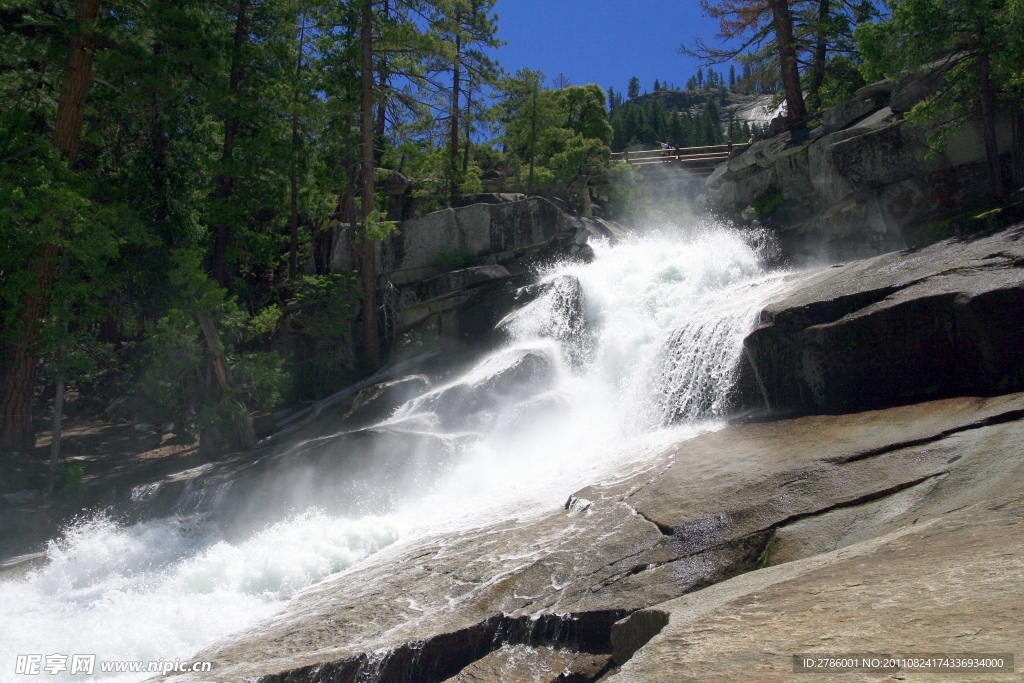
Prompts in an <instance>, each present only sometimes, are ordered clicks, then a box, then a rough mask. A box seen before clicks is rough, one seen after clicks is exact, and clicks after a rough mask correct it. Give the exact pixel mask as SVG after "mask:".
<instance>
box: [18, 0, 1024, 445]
mask: <svg viewBox="0 0 1024 683" xmlns="http://www.w3.org/2000/svg"><path fill="white" fill-rule="evenodd" d="M495 3H496V0H334V1H332V2H324V1H322V0H214V1H212V2H198V1H197V0H4V1H3V2H0V97H2V99H3V102H4V105H3V108H2V111H0V198H2V199H0V239H2V240H3V247H4V248H3V249H2V251H0V320H2V322H0V325H2V331H0V351H2V358H0V451H4V452H7V453H12V452H28V451H30V450H31V449H32V448H33V446H34V442H35V433H36V431H37V430H40V429H44V428H46V427H45V425H43V424H41V423H40V422H39V421H38V420H35V421H34V420H33V408H35V410H36V412H37V413H38V412H41V411H40V409H41V408H45V412H46V413H47V414H48V415H49V414H50V411H51V410H52V414H53V418H52V419H53V425H54V428H55V432H56V433H57V434H59V429H60V427H59V425H60V420H61V410H62V407H61V406H62V401H63V396H64V394H65V393H66V392H68V391H70V390H74V391H75V392H76V394H77V395H78V396H82V397H87V396H89V395H96V396H104V397H109V396H111V395H112V394H111V392H112V391H113V392H114V393H115V394H119V395H132V396H134V397H136V399H134V400H138V401H139V402H140V403H144V404H145V405H146V406H147V410H149V411H150V413H151V417H150V419H152V420H165V421H173V422H176V423H177V424H179V425H183V428H184V429H186V430H188V431H189V432H190V433H192V434H194V435H196V436H197V437H199V438H200V441H201V443H202V444H203V445H205V446H209V447H210V448H220V447H224V446H228V445H232V446H236V447H246V448H251V447H252V446H253V444H254V441H255V438H254V434H253V429H252V425H251V419H250V415H251V414H252V413H253V412H254V411H257V410H267V409H272V408H273V407H274V406H275V405H277V404H279V403H280V402H281V401H282V400H291V401H295V400H303V399H314V398H318V397H321V396H323V395H326V394H327V393H330V391H332V390H335V389H337V388H338V387H339V386H341V385H342V384H343V383H344V382H346V381H349V380H351V379H353V375H352V374H351V373H350V372H348V371H342V370H339V369H338V368H339V365H338V363H336V362H335V360H336V359H335V358H334V356H332V354H334V353H335V351H334V346H335V345H334V344H333V343H332V340H334V339H335V338H336V337H337V335H339V334H340V332H339V331H340V330H341V329H342V328H344V327H346V326H351V325H354V324H357V323H356V321H358V327H359V331H358V336H359V338H360V339H361V340H362V343H361V346H360V351H359V364H358V366H359V370H358V371H357V372H358V373H359V374H368V373H370V372H372V371H373V370H374V369H376V368H377V367H379V366H380V365H381V364H382V363H383V362H385V359H386V354H387V352H388V349H386V348H382V343H381V333H380V331H379V329H378V324H377V316H376V315H375V314H374V313H373V312H374V311H376V310H377V308H378V302H377V291H376V289H377V277H376V273H375V272H374V268H375V266H374V263H375V258H374V256H373V255H374V253H375V248H376V246H375V245H376V244H377V242H379V241H380V240H381V239H383V238H384V237H386V235H387V234H388V233H389V232H390V231H393V230H395V229H400V227H399V226H396V225H395V223H394V222H393V221H392V219H394V216H389V215H388V213H387V207H386V201H385V195H384V192H383V188H384V186H385V185H386V184H387V183H388V182H389V179H393V178H395V177H401V178H402V179H404V181H407V182H408V183H409V186H410V187H411V188H412V191H413V193H414V194H415V196H416V198H417V206H418V207H420V208H419V211H420V212H425V211H430V210H434V209H440V208H445V207H449V206H453V205H457V204H458V203H459V202H460V200H461V198H462V197H463V196H466V195H473V194H477V193H480V192H482V191H484V190H485V189H487V188H489V187H493V186H495V185H497V186H499V187H500V189H501V190H503V191H510V192H511V191H519V192H525V193H528V194H549V195H553V196H559V197H563V198H564V199H566V200H567V201H568V203H569V205H571V206H574V207H575V208H577V209H579V210H585V209H586V206H588V204H589V202H588V201H585V200H586V199H588V198H589V196H590V195H591V194H596V193H599V192H608V193H609V195H608V197H607V199H609V200H611V201H612V202H613V204H614V201H615V197H622V196H625V195H627V194H628V192H623V191H621V190H614V189H604V190H597V189H594V186H595V185H596V182H595V181H598V180H604V179H611V180H612V181H618V182H620V183H625V184H626V185H627V186H628V185H629V182H630V180H629V178H630V173H631V172H630V171H629V169H628V168H624V167H623V166H624V165H623V164H621V162H619V163H615V162H612V161H611V159H612V151H613V150H620V149H623V148H625V147H627V146H628V145H631V144H638V143H639V144H647V145H650V144H653V143H655V142H656V141H667V142H669V143H670V144H672V145H681V146H687V145H703V144H715V143H720V142H724V141H730V140H731V141H746V140H747V139H748V138H749V137H750V135H751V134H752V133H757V132H759V131H756V130H753V131H752V130H751V128H750V126H749V124H746V123H738V122H735V121H732V120H731V119H729V118H728V117H723V116H722V106H723V104H725V103H726V102H727V101H728V98H729V97H732V96H734V95H737V94H768V95H773V96H775V97H776V98H777V101H780V102H781V101H784V102H785V103H786V104H787V116H788V121H789V123H790V125H793V126H796V125H802V124H803V123H804V122H806V121H807V120H808V119H809V118H810V117H812V116H813V115H814V113H815V112H820V111H821V110H822V109H824V108H826V107H828V106H831V105H832V104H835V103H836V102H839V101H841V100H842V99H843V98H845V97H848V96H849V95H850V94H851V93H852V92H853V91H854V90H855V89H856V88H858V87H860V86H861V85H863V84H864V83H865V82H868V81H870V80H873V79H879V78H882V77H885V76H898V75H899V74H900V73H905V72H906V71H908V70H912V69H916V68H920V67H922V66H923V65H928V64H934V63H935V62H936V60H941V61H942V67H941V68H942V69H943V72H944V78H945V79H946V83H947V86H946V87H944V88H942V89H940V90H939V92H938V94H937V95H936V96H934V97H932V98H930V99H929V100H927V101H926V102H924V103H922V105H920V106H919V107H918V108H916V109H915V111H914V112H912V116H913V117H917V118H918V119H919V120H924V119H925V118H929V119H934V118H935V117H937V116H939V117H944V118H943V119H942V121H943V125H944V126H956V125H958V123H960V122H962V120H963V118H964V116H967V115H972V114H974V113H975V112H980V114H981V115H982V116H983V117H985V118H986V120H989V119H991V117H992V116H994V113H993V112H994V111H995V110H996V109H997V108H998V107H1007V106H1018V107H1019V103H1020V101H1021V99H1022V95H1024V68H1022V63H1024V62H1022V59H1024V57H1022V55H1024V47H1022V42H1024V23H1022V22H1024V9H1022V7H1024V3H1021V2H1020V0H986V2H977V1H976V0H942V1H939V0H894V1H893V2H892V3H891V4H890V6H888V7H886V6H883V5H881V4H875V3H872V2H870V0H863V1H854V0H815V1H813V2H810V1H802V0H717V1H714V0H702V5H703V6H704V10H705V11H706V12H709V13H710V14H711V15H712V16H714V17H716V18H718V19H719V20H720V21H721V36H720V37H721V38H723V39H725V40H724V42H720V41H718V40H711V39H709V41H708V42H705V41H703V40H696V41H688V42H687V43H686V45H685V46H684V48H683V50H684V51H686V52H689V53H691V54H696V55H697V56H699V57H700V58H701V59H702V60H703V62H704V63H705V64H706V66H707V69H706V70H704V69H702V70H701V71H699V72H698V73H696V74H693V75H686V78H685V79H680V80H681V81H683V82H684V84H685V88H680V87H677V86H675V85H674V84H673V85H669V83H668V82H667V81H662V80H659V81H657V82H655V83H654V84H653V92H652V93H651V94H648V95H644V94H641V92H640V89H641V85H640V83H639V80H637V79H634V80H633V81H631V82H630V84H629V85H628V87H627V93H626V98H625V99H624V98H623V96H622V94H621V93H619V92H616V91H615V90H614V89H613V88H609V90H608V91H607V92H605V91H604V90H603V89H602V88H601V87H600V86H598V85H594V84H590V85H570V84H568V82H567V79H564V78H560V79H557V81H558V82H556V83H554V86H555V87H550V86H549V85H548V84H547V79H546V77H545V76H544V74H541V73H539V72H536V71H531V70H528V69H523V70H520V71H518V72H517V73H515V74H508V73H506V72H505V71H504V70H503V69H502V68H501V66H500V64H499V63H498V61H497V58H498V56H500V41H499V40H498V38H497V23H496V22H497V19H496V14H495ZM680 38H681V40H682V39H686V38H687V37H686V36H680ZM719 45H725V46H726V47H720V46H719ZM670 58H671V57H670V56H667V57H666V70H669V69H670V62H669V61H668V60H669V59H670ZM664 93H674V94H676V95H678V96H682V97H690V98H691V99H689V100H685V101H684V104H683V106H679V105H678V104H677V105H674V106H671V107H666V106H665V103H664V101H663V100H664V98H663V97H659V95H661V94H664ZM685 102H689V104H686V103H685ZM987 142H988V140H987ZM998 172H999V169H998V168H995V169H992V173H995V174H998ZM603 187H605V186H603ZM616 192H618V194H616ZM625 206H628V202H622V207H625ZM613 211H614V206H613ZM624 212H625V209H623V208H621V207H620V210H619V215H620V216H623V215H624ZM337 222H341V223H349V224H351V225H354V226H357V229H356V232H355V235H356V238H355V239H356V242H357V245H356V246H357V251H358V253H359V254H361V258H360V259H359V263H358V270H357V271H354V272H330V269H329V268H328V267H326V266H325V264H323V263H322V259H318V258H316V256H317V253H318V249H322V248H323V243H324V240H327V241H329V240H330V239H331V236H330V226H331V225H332V224H334V223H337ZM367 312H369V313H367ZM286 326H287V327H288V328H289V329H290V330H292V331H293V332H295V333H296V334H298V335H299V336H300V337H301V343H298V344H295V345H293V347H292V349H293V351H292V352H291V355H287V354H282V353H281V352H280V350H279V349H278V348H276V347H275V345H274V343H273V340H274V339H275V336H276V335H279V334H280V333H281V331H282V330H283V329H284V328H285V327H286ZM346 373H348V374H346ZM101 384H102V386H103V388H102V390H101V388H100V387H101ZM111 386H113V387H114V389H111V388H110V387H111ZM97 400H98V399H97ZM57 442H59V438H57V439H55V443H57ZM55 453H56V449H55Z"/></svg>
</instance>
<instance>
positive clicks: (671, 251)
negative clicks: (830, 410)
mask: <svg viewBox="0 0 1024 683" xmlns="http://www.w3.org/2000/svg"><path fill="white" fill-rule="evenodd" d="M593 246H594V250H595V252H596V255H597V256H596V259H595V261H594V262H593V263H591V264H581V263H567V264H561V265H558V266H555V267H552V268H550V269H549V270H548V271H547V272H545V273H543V275H542V281H543V283H544V287H543V288H542V293H540V294H539V296H537V297H536V298H535V299H534V300H533V301H531V302H530V303H528V304H526V305H525V306H524V307H523V308H521V309H520V310H519V311H518V312H516V313H514V314H513V315H511V316H510V317H509V318H508V319H507V320H506V321H504V323H503V326H504V327H505V328H506V329H507V330H508V331H509V333H510V341H509V342H508V344H507V345H506V346H504V347H503V348H501V349H498V350H497V351H495V352H494V353H492V354H490V355H489V356H488V357H486V358H485V359H484V360H482V361H481V362H480V363H478V364H477V365H476V366H475V367H474V368H472V369H470V370H469V371H468V372H467V373H466V374H464V375H463V376H462V377H459V378H458V379H455V380H454V381H452V382H450V383H448V384H446V385H444V386H440V387H435V388H434V389H433V390H431V391H430V392H428V393H427V394H425V395H423V396H421V397H419V398H416V399H414V400H412V401H410V402H408V403H407V404H406V405H404V406H402V407H400V408H399V409H398V410H397V411H396V412H395V414H394V415H393V416H392V417H391V418H390V419H389V420H388V421H386V424H387V425H388V426H389V428H392V429H399V430H401V429H404V430H406V431H408V432H415V431H419V432H421V433H422V432H424V431H425V432H429V433H435V434H436V433H442V434H448V435H460V438H458V439H447V440H438V442H439V443H440V442H443V443H448V444H451V445H450V449H454V453H453V452H448V453H445V454H444V456H445V457H447V458H449V459H451V461H452V464H451V466H450V467H447V468H446V469H442V470H441V471H442V472H443V474H442V475H439V478H435V479H434V480H432V481H429V482H427V481H425V482H423V483H422V485H421V486H420V487H419V488H417V489H416V490H415V493H414V494H405V495H404V498H402V499H401V500H400V501H399V502H398V503H396V504H395V506H394V507H393V508H392V511H391V512H390V513H388V514H386V515H383V516H367V517H361V518H358V519H353V518H350V517H346V516H339V515H337V514H333V513H331V512H330V511H329V510H326V511H325V510H323V509H311V510H309V511H307V512H304V513H301V514H294V513H292V514H289V515H284V516H283V518H282V521H280V522H278V523H276V524H273V525H271V526H268V527H267V528H265V529H263V530H262V531H259V532H257V533H255V534H254V535H252V536H250V537H249V538H247V539H244V540H240V541H234V542H229V541H227V540H223V537H222V536H220V535H219V534H220V532H219V531H218V530H217V528H216V527H214V526H212V525H208V524H206V523H204V522H203V521H202V516H200V515H193V516H190V517H187V518H179V519H172V520H163V521H153V522H146V523H142V524H136V525H133V526H129V527H124V526H120V525H118V524H116V523H115V522H114V521H111V520H110V519H107V518H103V517H98V518H96V519H92V520H88V521H84V522H80V523H79V524H77V525H74V526H72V527H71V528H70V529H69V530H68V531H67V532H66V534H65V535H64V537H63V538H62V539H60V540H59V541H54V542H51V544H50V547H49V550H48V552H47V558H48V562H47V564H46V565H45V566H44V567H42V568H41V569H38V570H36V571H34V572H32V573H31V574H29V575H28V576H26V577H25V578H23V579H21V580H17V581H7V582H4V583H2V584H0V605H2V610H3V612H2V617H0V662H3V664H2V666H0V681H4V680H17V678H16V677H12V672H13V671H14V658H15V656H16V655H17V654H32V653H37V654H44V655H45V654H50V653H54V652H57V653H63V654H75V653H82V654H97V655H98V657H99V658H100V659H106V660H121V659H133V660H150V659H153V660H155V659H159V658H161V657H162V658H165V659H166V658H174V657H181V658H187V657H189V656H191V655H192V654H194V653H195V652H196V651H198V650H199V649H200V648H201V647H203V646H204V645H206V644H209V643H210V642H212V641H214V640H216V639H218V638H221V637H223V636H225V635H227V634H229V633H232V632H235V631H238V630H239V629H242V628H244V627H246V626H249V625H252V624H254V623H256V622H258V621H260V620H262V619H265V618H267V617H268V616H270V615H272V614H273V613H274V612H275V611H277V610H279V609H280V608H281V606H282V604H283V602H284V601H285V600H287V599H288V598H290V597H291V596H292V595H294V594H295V592H297V591H299V590H301V589H303V588H305V587H307V586H310V585H312V584H314V583H316V582H318V581H320V580H322V579H323V578H325V577H326V576H329V575H331V574H333V573H336V572H339V571H342V570H344V569H346V568H347V567H350V566H352V565H353V564H355V563H358V562H360V561H362V560H364V559H365V558H367V557H368V556H370V555H372V554H373V553H375V552H377V551H378V550H380V549H381V548H384V547H385V546H388V545H391V544H395V543H396V542H398V543H402V542H403V541H405V540H408V539H413V538H418V537H419V538H421V537H422V536H423V535H425V534H442V533H446V532H451V531H454V530H457V529H460V528H465V527H467V526H479V525H484V524H488V523H491V522H495V521H500V520H508V519H515V518H525V517H527V516H529V515H531V514H537V513H542V512H545V511H549V510H552V509H554V508H556V507H558V506H561V505H562V504H563V503H564V502H565V500H566V498H567V497H568V495H569V494H571V493H573V492H574V491H576V490H577V489H579V488H581V487H583V486H585V485H587V484H589V483H593V482H595V481H600V480H608V479H612V478H616V477H622V476H626V475H628V474H629V473H630V472H634V471H638V470H641V469H643V468H644V466H645V462H646V461H647V460H648V459H649V456H650V455H651V454H653V453H657V452H658V451H660V450H662V449H664V448H666V447H668V446H669V445H671V444H672V443H675V442H678V441H680V440H682V439H685V438H689V437H691V436H693V435H695V434H698V433H700V432H702V431H706V430H708V429H715V428H717V427H718V426H719V425H720V424H721V423H720V422H719V421H718V420H720V418H722V417H723V416H725V415H726V414H727V413H728V411H729V410H730V405H729V400H730V395H729V389H730V387H731V385H732V384H733V383H734V381H735V375H736V369H737V367H738V361H739V359H740V354H741V353H742V340H743V337H744V336H745V335H746V334H747V333H748V332H749V331H750V329H751V328H752V327H753V325H754V324H755V322H756V316H757V313H758V311H759V310H760V306H761V304H762V302H763V301H764V300H765V299H766V297H768V296H770V295H771V294H772V293H774V292H776V291H778V290H779V289H780V288H781V287H782V283H781V276H780V275H779V274H770V273H766V272H765V271H764V269H763V267H762V265H761V259H760V254H759V252H758V248H757V247H756V246H755V245H754V244H753V243H752V242H751V238H750V236H744V235H741V234H740V233H738V232H736V231H733V230H728V229H725V228H723V227H721V226H718V225H715V224H713V223H707V224H703V225H698V226H695V227H691V228H690V229H688V230H686V231H681V230H680V229H678V228H673V229H665V230H664V231H662V232H657V231H652V232H649V233H647V234H645V235H641V236H634V237H631V238H630V239H628V240H626V241H625V242H624V243H622V244H619V245H617V246H615V247H612V246H610V245H608V244H607V243H604V242H598V243H596V244H594V245H593ZM466 435H469V438H462V437H465V436H466ZM438 448H440V446H438ZM427 455H428V456H429V455H430V454H429V453H428V454H427ZM431 457H441V454H440V453H437V454H435V455H434V456H431ZM193 493H194V492H193ZM317 504H318V501H316V500H310V505H313V506H315V505H317ZM144 678H146V675H142V676H138V675H136V676H134V677H132V676H128V677H125V678H124V679H123V680H141V679H144ZM46 679H47V680H55V681H56V680H65V679H70V677H65V678H62V677H61V676H49V675H47V677H46ZM75 680H81V678H78V677H75Z"/></svg>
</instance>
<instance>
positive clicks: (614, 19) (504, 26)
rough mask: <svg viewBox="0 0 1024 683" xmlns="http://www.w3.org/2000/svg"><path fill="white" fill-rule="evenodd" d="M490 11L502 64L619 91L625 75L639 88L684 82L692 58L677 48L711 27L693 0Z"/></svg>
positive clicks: (531, 2) (600, 1)
mask: <svg viewBox="0 0 1024 683" xmlns="http://www.w3.org/2000/svg"><path fill="white" fill-rule="evenodd" d="M495 10H496V11H497V14H498V17H499V19H498V35H499V37H500V38H501V39H502V40H504V41H505V42H506V43H508V44H507V45H505V46H504V47H502V48H501V49H500V50H498V52H497V56H498V60H499V61H500V62H501V64H502V66H504V67H505V68H506V69H507V70H508V71H510V72H515V70H516V69H519V68H522V67H529V68H531V69H539V70H541V71H543V72H544V74H545V75H546V76H547V77H548V85H550V84H551V80H552V79H553V78H554V77H555V76H557V75H558V74H559V73H564V74H565V75H566V76H568V78H569V81H570V82H571V83H573V84H575V85H582V84H584V83H598V84H600V85H601V87H603V88H605V89H606V90H607V88H608V86H612V87H614V88H615V90H616V91H618V90H620V89H621V91H622V92H625V90H626V83H627V81H628V80H629V78H630V77H631V76H637V77H639V78H640V83H641V88H642V90H641V92H642V91H643V90H644V89H645V90H648V91H650V90H652V89H653V87H654V79H655V78H657V79H659V80H661V81H668V82H669V83H674V84H675V85H678V86H679V87H681V88H685V87H686V80H687V79H688V78H689V77H690V76H691V75H693V74H695V73H696V72H697V67H698V66H699V64H698V63H697V61H696V60H694V59H692V58H690V57H685V56H683V55H681V54H679V53H678V51H677V49H678V47H679V45H680V43H682V42H690V41H691V39H692V38H693V36H694V35H698V34H699V35H703V36H704V37H705V38H706V39H708V40H709V42H712V41H713V39H714V36H715V35H716V34H717V28H718V26H717V22H716V21H714V20H711V19H709V18H707V17H704V16H702V15H701V10H700V3H699V2H698V0H498V2H497V5H496V7H495ZM716 70H718V71H727V70H728V67H725V69H722V68H721V67H719V68H717V69H716Z"/></svg>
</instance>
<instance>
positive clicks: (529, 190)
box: [526, 84, 540, 197]
mask: <svg viewBox="0 0 1024 683" xmlns="http://www.w3.org/2000/svg"><path fill="white" fill-rule="evenodd" d="M539 88H540V85H539V84H534V90H533V116H531V117H530V178H529V180H528V181H527V183H526V194H527V196H529V197H532V196H533V164H534V160H535V159H536V157H537V90H538V89H539Z"/></svg>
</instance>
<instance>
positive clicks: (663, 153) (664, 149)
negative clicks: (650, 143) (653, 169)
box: [655, 140, 672, 157]
mask: <svg viewBox="0 0 1024 683" xmlns="http://www.w3.org/2000/svg"><path fill="white" fill-rule="evenodd" d="M655 142H657V140H655ZM658 144H660V145H661V156H663V157H667V156H669V152H671V151H672V148H671V147H670V146H669V144H668V143H667V142H661V143H658Z"/></svg>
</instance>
